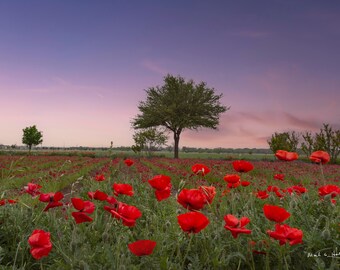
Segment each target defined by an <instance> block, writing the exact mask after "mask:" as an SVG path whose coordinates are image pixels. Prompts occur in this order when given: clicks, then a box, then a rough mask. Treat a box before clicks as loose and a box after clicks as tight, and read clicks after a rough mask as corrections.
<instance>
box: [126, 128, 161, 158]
mask: <svg viewBox="0 0 340 270" xmlns="http://www.w3.org/2000/svg"><path fill="white" fill-rule="evenodd" d="M133 140H134V141H135V145H133V146H132V147H131V148H132V150H133V151H134V152H135V153H138V152H141V151H142V150H145V151H147V152H148V154H149V156H150V155H151V152H152V151H154V150H157V149H158V148H159V147H161V146H162V145H164V144H166V142H167V140H168V137H167V136H166V135H165V133H164V131H161V130H158V129H157V128H147V129H144V130H140V131H138V132H136V133H135V134H134V135H133Z"/></svg>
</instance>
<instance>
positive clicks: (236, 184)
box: [227, 181, 241, 188]
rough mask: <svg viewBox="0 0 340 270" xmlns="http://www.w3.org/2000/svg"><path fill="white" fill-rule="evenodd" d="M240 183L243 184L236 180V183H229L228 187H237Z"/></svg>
mask: <svg viewBox="0 0 340 270" xmlns="http://www.w3.org/2000/svg"><path fill="white" fill-rule="evenodd" d="M239 185H241V182H240V181H239V182H236V183H228V184H227V187H228V188H237V187H238V186H239Z"/></svg>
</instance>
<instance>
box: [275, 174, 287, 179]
mask: <svg viewBox="0 0 340 270" xmlns="http://www.w3.org/2000/svg"><path fill="white" fill-rule="evenodd" d="M274 179H276V180H279V181H284V179H285V175H284V174H279V173H278V174H275V175H274Z"/></svg>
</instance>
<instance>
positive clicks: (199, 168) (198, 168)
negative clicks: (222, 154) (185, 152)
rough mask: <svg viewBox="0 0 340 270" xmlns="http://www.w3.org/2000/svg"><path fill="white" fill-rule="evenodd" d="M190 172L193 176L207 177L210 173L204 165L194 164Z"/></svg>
mask: <svg viewBox="0 0 340 270" xmlns="http://www.w3.org/2000/svg"><path fill="white" fill-rule="evenodd" d="M191 170H192V171H193V173H194V174H200V175H203V176H204V175H207V174H208V173H209V172H210V169H209V168H208V167H207V166H206V165H204V164H195V165H194V166H192V167H191Z"/></svg>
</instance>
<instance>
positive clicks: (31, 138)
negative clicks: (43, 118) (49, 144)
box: [22, 125, 43, 153]
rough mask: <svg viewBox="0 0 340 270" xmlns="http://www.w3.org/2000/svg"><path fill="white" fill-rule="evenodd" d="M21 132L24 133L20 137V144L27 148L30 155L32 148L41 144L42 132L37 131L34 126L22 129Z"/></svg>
mask: <svg viewBox="0 0 340 270" xmlns="http://www.w3.org/2000/svg"><path fill="white" fill-rule="evenodd" d="M22 131H23V132H24V134H23V136H22V143H23V144H26V145H27V146H28V149H29V153H31V149H32V146H35V145H38V144H41V143H42V142H43V139H42V132H41V131H38V130H37V127H36V126H35V125H34V126H31V127H27V128H24V129H23V130H22Z"/></svg>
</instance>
